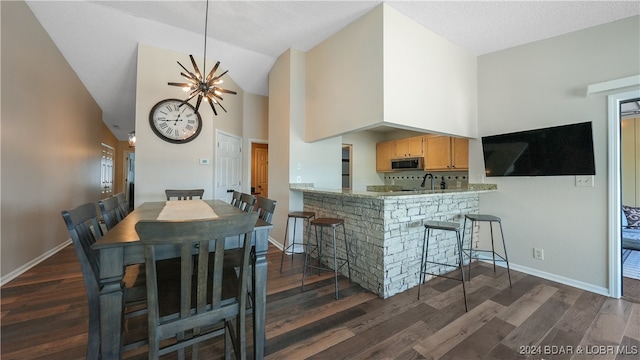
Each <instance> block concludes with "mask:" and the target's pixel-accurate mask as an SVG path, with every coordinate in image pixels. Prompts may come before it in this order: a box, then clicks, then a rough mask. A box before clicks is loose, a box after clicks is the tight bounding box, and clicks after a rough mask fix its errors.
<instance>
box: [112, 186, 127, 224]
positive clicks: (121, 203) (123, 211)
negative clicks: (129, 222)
mask: <svg viewBox="0 0 640 360" xmlns="http://www.w3.org/2000/svg"><path fill="white" fill-rule="evenodd" d="M114 196H115V197H116V199H118V208H120V216H122V218H124V217H125V216H127V215H129V203H128V202H127V195H125V194H124V193H123V192H121V193H118V194H115V195H114Z"/></svg>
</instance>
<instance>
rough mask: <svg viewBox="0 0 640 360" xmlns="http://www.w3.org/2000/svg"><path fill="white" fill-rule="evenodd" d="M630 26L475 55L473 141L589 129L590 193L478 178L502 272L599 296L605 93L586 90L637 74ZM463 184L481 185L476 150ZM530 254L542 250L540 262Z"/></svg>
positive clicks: (639, 37)
mask: <svg viewBox="0 0 640 360" xmlns="http://www.w3.org/2000/svg"><path fill="white" fill-rule="evenodd" d="M638 29H640V17H633V18H628V19H625V20H620V21H616V22H613V23H609V24H605V25H601V26H597V27H593V28H589V29H585V30H581V31H578V32H574V33H571V34H567V35H563V36H558V37H554V38H551V39H547V40H542V41H538V42H535V43H531V44H527V45H523V46H519V47H515V48H511V49H507V50H504V51H499V52H495V53H492V54H488V55H484V56H481V57H479V59H478V99H479V100H478V104H479V109H478V110H479V111H478V129H479V135H480V136H484V135H492V134H497V133H505V132H511V131H519V130H527V129H534V128H541V127H547V126H554V125H562V124H569V123H577V122H583V121H592V122H593V131H594V151H595V162H596V175H595V186H594V187H592V188H589V187H575V186H574V184H575V178H574V177H572V176H553V177H513V178H510V177H505V178H487V179H486V182H488V183H496V184H497V185H498V191H497V192H495V193H490V194H485V195H482V196H481V198H480V210H481V212H483V213H490V214H495V215H497V216H500V217H502V220H503V224H504V227H505V237H506V240H507V246H508V250H509V257H510V260H511V262H512V263H513V264H514V265H516V266H520V267H522V268H523V269H526V270H527V271H530V272H533V273H539V274H540V275H543V276H547V277H551V278H555V279H559V280H561V281H564V282H568V283H572V284H574V285H576V286H579V287H582V288H587V289H591V290H592V291H596V292H601V293H606V288H607V286H608V284H607V280H608V257H609V254H608V251H607V249H608V243H607V241H608V240H607V231H608V224H607V189H608V179H607V149H608V148H607V146H608V144H607V101H606V95H608V94H607V93H600V94H596V95H591V96H586V95H585V93H586V86H587V85H589V84H593V83H598V82H602V81H607V80H611V79H617V78H622V77H626V76H630V75H634V74H638V73H640V55H639V54H640V46H639V44H640V33H639V31H638ZM470 157H471V158H470V173H469V175H470V179H471V182H473V181H474V180H478V179H482V177H483V172H484V165H483V160H482V148H481V144H480V141H471V143H470ZM533 247H538V248H542V249H544V256H545V259H544V260H543V261H540V260H535V259H533V256H532V253H533Z"/></svg>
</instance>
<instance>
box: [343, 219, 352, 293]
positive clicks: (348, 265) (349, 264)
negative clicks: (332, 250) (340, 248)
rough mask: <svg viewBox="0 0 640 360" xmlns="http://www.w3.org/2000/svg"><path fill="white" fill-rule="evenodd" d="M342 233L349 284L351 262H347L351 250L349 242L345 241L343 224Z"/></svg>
mask: <svg viewBox="0 0 640 360" xmlns="http://www.w3.org/2000/svg"><path fill="white" fill-rule="evenodd" d="M342 232H343V234H344V249H345V252H346V253H347V270H348V271H349V282H351V262H350V261H349V253H350V252H351V249H350V247H351V246H349V242H348V241H347V230H346V229H345V226H344V224H342Z"/></svg>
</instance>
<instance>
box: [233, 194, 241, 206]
mask: <svg viewBox="0 0 640 360" xmlns="http://www.w3.org/2000/svg"><path fill="white" fill-rule="evenodd" d="M241 196H242V193H241V192H240V191H237V190H233V195H232V196H231V205H232V206H235V207H240V197H241Z"/></svg>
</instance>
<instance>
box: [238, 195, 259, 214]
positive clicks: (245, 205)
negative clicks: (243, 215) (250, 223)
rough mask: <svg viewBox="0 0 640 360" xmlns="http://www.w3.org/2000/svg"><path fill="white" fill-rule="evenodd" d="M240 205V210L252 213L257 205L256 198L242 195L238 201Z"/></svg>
mask: <svg viewBox="0 0 640 360" xmlns="http://www.w3.org/2000/svg"><path fill="white" fill-rule="evenodd" d="M238 204H239V205H238V207H239V208H240V210H243V211H246V212H252V211H253V210H254V207H255V205H256V197H255V196H254V195H250V194H245V193H242V195H240V201H238Z"/></svg>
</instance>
